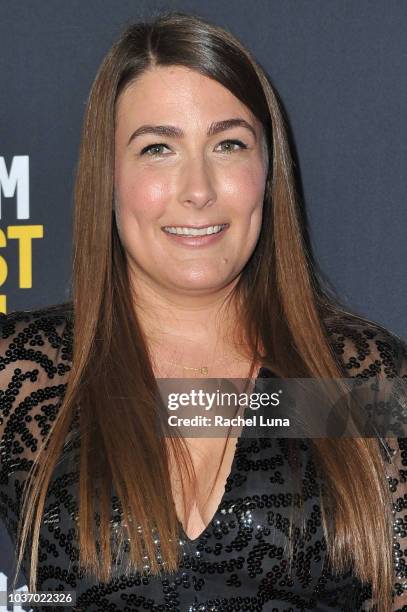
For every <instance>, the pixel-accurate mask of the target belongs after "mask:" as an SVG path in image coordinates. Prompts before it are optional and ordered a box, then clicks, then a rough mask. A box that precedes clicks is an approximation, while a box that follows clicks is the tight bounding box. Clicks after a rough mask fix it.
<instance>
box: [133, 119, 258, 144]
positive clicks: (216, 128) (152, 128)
mask: <svg viewBox="0 0 407 612" xmlns="http://www.w3.org/2000/svg"><path fill="white" fill-rule="evenodd" d="M234 127H244V128H246V129H248V130H249V131H250V132H251V133H252V134H253V136H254V139H255V140H256V141H257V136H256V131H255V129H254V128H253V126H252V125H250V123H248V122H247V121H246V120H245V119H240V118H236V119H224V120H223V121H215V122H213V123H211V125H210V126H209V128H208V131H207V133H206V135H207V136H214V135H215V134H219V132H224V131H225V130H230V129H231V128H234ZM142 134H156V135H157V136H167V137H172V138H182V137H183V136H184V132H183V130H181V128H178V127H175V126H173V125H142V126H140V127H139V128H137V130H135V131H134V132H133V133H132V135H131V136H130V138H129V140H128V142H127V146H129V144H130V143H131V142H132V141H133V140H134V139H135V138H137V136H141V135H142Z"/></svg>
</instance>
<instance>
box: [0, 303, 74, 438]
mask: <svg viewBox="0 0 407 612" xmlns="http://www.w3.org/2000/svg"><path fill="white" fill-rule="evenodd" d="M72 323H73V320H72V305H71V303H69V302H66V303H61V304H57V305H52V306H49V307H47V308H41V309H33V310H18V311H14V312H10V313H8V314H3V313H2V314H0V434H2V432H4V430H5V428H6V426H7V421H9V422H10V423H11V419H12V418H13V419H14V420H13V421H12V423H13V426H14V425H16V424H17V421H18V420H19V419H20V418H21V417H22V415H23V414H24V415H25V417H27V416H28V413H32V412H33V411H42V410H43V406H44V402H45V403H47V402H48V403H49V405H50V403H52V398H55V400H57V401H58V399H59V398H60V397H61V396H62V395H63V392H64V390H65V387H66V382H67V375H68V372H69V371H70V369H71V360H72V326H73V325H72ZM13 415H14V417H13ZM28 418H29V419H30V421H31V419H32V414H31V415H30V416H29V417H28ZM43 420H44V419H43ZM25 421H26V425H24V426H28V423H29V421H28V419H25ZM41 422H42V421H41ZM0 438H1V435H0Z"/></svg>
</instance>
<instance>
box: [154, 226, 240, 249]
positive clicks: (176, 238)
mask: <svg viewBox="0 0 407 612" xmlns="http://www.w3.org/2000/svg"><path fill="white" fill-rule="evenodd" d="M228 229H229V225H226V226H225V227H224V228H222V229H221V230H220V232H217V234H208V235H207V236H185V235H183V234H170V233H169V232H166V231H165V230H162V231H163V232H164V234H165V235H166V236H167V238H169V239H170V240H171V241H172V242H173V244H179V245H183V246H189V247H203V246H207V245H210V244H214V243H216V242H218V241H219V240H221V239H222V236H223V234H224V233H225V232H226V231H227V230H228Z"/></svg>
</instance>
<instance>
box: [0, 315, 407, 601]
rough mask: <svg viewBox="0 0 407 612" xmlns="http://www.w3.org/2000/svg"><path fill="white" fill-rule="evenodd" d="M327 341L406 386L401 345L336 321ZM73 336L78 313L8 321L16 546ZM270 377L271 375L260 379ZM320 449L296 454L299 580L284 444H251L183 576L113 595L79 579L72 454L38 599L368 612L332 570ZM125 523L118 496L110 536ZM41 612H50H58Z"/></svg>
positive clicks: (399, 592) (117, 577) (1, 390)
mask: <svg viewBox="0 0 407 612" xmlns="http://www.w3.org/2000/svg"><path fill="white" fill-rule="evenodd" d="M326 329H327V334H328V337H329V340H330V342H331V346H332V350H333V353H334V355H335V356H336V358H337V360H338V363H339V364H340V365H341V366H342V367H343V369H344V371H345V372H347V374H348V376H351V377H359V378H366V379H369V378H370V377H375V376H379V377H386V378H392V377H400V378H407V349H406V346H407V345H406V344H405V343H404V341H402V340H401V339H400V338H398V337H397V336H395V335H394V334H391V333H390V332H389V331H387V330H385V329H384V328H381V327H380V326H376V325H369V324H367V323H365V322H363V321H362V320H357V319H354V318H353V317H350V316H348V315H345V314H344V315H343V316H342V315H341V316H340V317H339V316H338V317H336V318H331V319H330V320H327V324H326ZM72 332H73V315H72V305H71V304H69V303H66V304H62V305H57V306H54V307H50V308H45V309H42V310H36V311H25V312H14V313H10V314H8V315H0V518H1V519H2V521H3V522H4V524H5V526H6V528H7V530H8V532H9V534H10V537H11V539H12V541H13V543H14V544H15V540H16V528H17V519H18V512H19V507H20V503H21V493H22V486H23V484H24V480H25V478H26V475H27V472H28V470H29V469H30V467H31V465H32V461H33V458H34V456H35V452H36V450H37V448H38V445H39V443H40V442H41V441H42V440H43V439H44V437H45V435H46V434H47V433H48V431H49V429H50V427H51V424H52V421H53V420H54V419H55V415H56V414H57V411H58V409H59V406H60V404H61V401H62V400H63V397H64V393H65V391H66V385H67V381H68V376H69V372H70V369H71V360H72V340H73V333H72ZM269 374H270V371H269V370H267V368H262V369H261V370H260V371H259V372H258V379H259V378H262V377H266V376H268V375H269ZM404 401H405V402H406V399H405V398H404ZM406 408H407V405H406ZM391 442H392V443H391V444H390V445H389V448H390V450H391V455H392V458H391V461H390V462H389V466H388V473H387V480H388V483H389V487H390V491H391V493H392V496H393V506H392V512H393V517H394V523H393V530H394V559H395V564H394V610H395V611H398V612H401V611H402V610H403V611H406V610H407V484H406V475H407V467H406V466H407V440H406V439H405V438H394V439H393V440H392V441H391ZM311 445H312V441H310V440H306V439H304V440H301V441H299V444H298V448H299V454H300V457H299V459H300V461H299V465H300V476H301V483H302V489H303V491H304V511H305V532H304V534H303V535H302V536H301V538H297V541H296V550H295V554H294V557H293V563H292V566H291V568H290V567H289V565H288V561H287V529H288V524H289V523H288V521H289V519H288V517H289V515H290V511H291V509H292V505H293V503H294V502H293V500H294V498H295V494H294V491H293V489H292V484H291V482H292V479H291V468H290V465H291V464H290V462H289V460H288V452H287V440H285V439H280V438H275V439H272V438H270V439H269V438H267V439H264V438H258V439H253V438H251V439H248V438H247V439H245V438H244V437H242V438H239V440H238V444H237V447H236V452H235V456H234V459H233V463H232V468H231V472H230V474H229V476H228V478H227V481H226V486H225V492H224V495H223V497H222V500H221V502H220V504H219V507H218V509H217V511H216V513H215V515H214V516H213V518H212V520H211V522H210V524H209V525H208V526H207V528H206V529H205V530H204V531H203V533H202V534H201V535H200V536H198V537H197V538H196V539H194V540H191V539H189V538H188V536H186V534H185V533H184V531H183V529H182V527H181V526H180V533H179V546H180V547H181V553H182V554H181V557H182V561H181V564H180V567H179V570H178V571H177V572H176V573H175V574H166V573H163V575H162V576H161V577H157V576H152V575H150V573H149V569H148V566H146V567H145V568H142V569H140V572H135V573H132V574H125V573H124V572H122V571H121V566H120V565H119V566H118V567H117V568H116V572H115V574H114V578H113V579H112V580H111V581H110V582H109V583H97V582H96V581H92V580H91V579H90V578H89V577H86V576H84V575H83V574H82V573H81V572H80V570H79V569H78V559H79V551H78V546H77V542H76V540H75V528H74V527H75V521H76V519H77V511H78V505H77V499H76V496H75V493H74V491H75V487H76V484H77V482H78V474H77V471H76V470H75V469H73V465H76V464H75V462H73V463H71V462H70V460H69V453H70V452H72V453H75V452H76V451H77V448H75V446H74V445H72V446H69V445H68V446H67V447H66V457H64V460H63V461H60V462H59V463H58V467H57V469H56V472H55V475H54V477H53V480H52V482H51V486H50V488H49V492H48V496H47V500H46V506H45V513H44V519H43V524H42V528H41V532H40V540H39V563H38V584H37V589H38V590H42V591H46V590H52V591H62V590H71V591H76V593H77V603H76V606H75V607H74V608H69V609H71V610H73V611H74V612H85V611H86V612H94V611H103V612H105V611H110V612H114V611H141V610H143V611H145V610H150V611H154V612H164V611H166V612H179V611H181V612H198V611H201V612H209V611H216V612H232V611H250V610H252V611H260V610H265V611H267V612H282V611H285V612H289V611H294V610H319V611H327V610H336V611H339V610H341V611H342V610H348V611H349V612H355V611H361V610H365V609H369V607H368V604H369V599H370V597H371V589H370V585H362V584H361V583H360V582H359V580H358V579H357V578H356V577H355V576H354V575H353V573H352V571H351V570H348V571H347V572H344V573H343V574H341V575H334V574H333V573H331V571H330V569H329V566H328V563H327V558H326V542H325V539H324V533H323V529H322V523H321V508H320V503H319V493H320V485H321V483H320V480H319V476H318V470H317V469H316V466H315V465H314V463H313V454H312V452H311ZM65 459H66V461H65ZM117 517H118V514H117V499H116V498H115V497H114V496H113V497H112V521H111V524H112V529H113V530H114V529H115V526H117V520H118V518H117ZM33 609H35V610H40V609H44V610H47V611H48V612H50V610H52V607H50V606H46V607H43V608H41V607H36V608H33ZM55 609H60V608H55ZM67 609H68V608H67Z"/></svg>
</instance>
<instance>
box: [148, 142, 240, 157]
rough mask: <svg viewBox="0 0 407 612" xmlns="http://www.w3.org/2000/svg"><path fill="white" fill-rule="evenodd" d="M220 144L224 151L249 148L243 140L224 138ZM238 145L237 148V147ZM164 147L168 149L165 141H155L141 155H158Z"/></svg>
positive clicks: (230, 151)
mask: <svg viewBox="0 0 407 612" xmlns="http://www.w3.org/2000/svg"><path fill="white" fill-rule="evenodd" d="M218 146H220V147H223V152H224V153H233V152H234V151H239V150H240V149H247V146H246V145H245V144H244V143H243V142H242V141H241V140H223V141H222V142H221V143H220V144H219V145H218ZM236 147H237V148H236ZM163 148H166V149H168V147H167V145H165V144H164V143H161V142H160V143H155V144H151V145H148V146H147V147H144V149H142V150H141V151H140V155H148V156H150V157H158V156H160V155H162V154H163Z"/></svg>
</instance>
